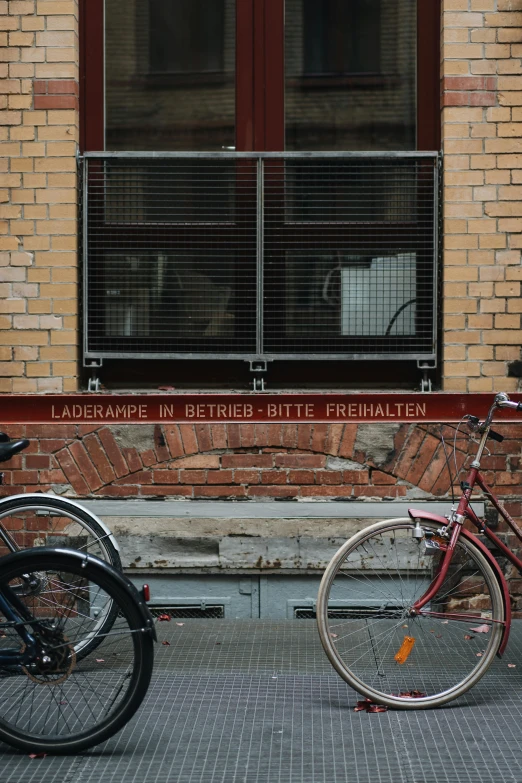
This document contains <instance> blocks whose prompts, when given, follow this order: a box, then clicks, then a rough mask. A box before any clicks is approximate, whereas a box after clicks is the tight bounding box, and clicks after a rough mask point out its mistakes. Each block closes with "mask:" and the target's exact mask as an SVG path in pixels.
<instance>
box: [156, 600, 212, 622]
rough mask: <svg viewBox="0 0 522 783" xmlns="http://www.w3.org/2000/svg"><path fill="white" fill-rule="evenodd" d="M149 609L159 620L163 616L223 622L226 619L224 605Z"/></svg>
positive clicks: (171, 606)
mask: <svg viewBox="0 0 522 783" xmlns="http://www.w3.org/2000/svg"><path fill="white" fill-rule="evenodd" d="M149 609H150V612H151V614H152V616H153V617H154V618H157V617H159V616H160V615H162V614H163V615H164V614H168V615H170V617H172V618H173V619H176V618H180V617H186V618H190V617H193V618H196V619H200V620H204V619H212V620H221V619H223V618H224V617H225V607H224V606H223V605H217V606H201V605H200V604H195V605H193V606H190V605H186V604H185V605H182V606H176V605H169V606H149Z"/></svg>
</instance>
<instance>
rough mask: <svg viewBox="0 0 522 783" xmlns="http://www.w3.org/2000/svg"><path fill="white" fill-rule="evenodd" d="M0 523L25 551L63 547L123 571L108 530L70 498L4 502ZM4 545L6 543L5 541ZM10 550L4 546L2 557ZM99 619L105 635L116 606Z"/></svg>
mask: <svg viewBox="0 0 522 783" xmlns="http://www.w3.org/2000/svg"><path fill="white" fill-rule="evenodd" d="M0 524H1V525H2V526H3V527H5V529H6V530H7V532H8V533H9V534H10V535H11V536H12V537H13V538H14V540H15V543H16V544H17V545H18V546H20V547H21V548H24V549H25V548H26V547H27V546H29V547H30V546H34V545H38V546H60V547H66V548H67V547H69V548H71V549H76V550H78V551H84V552H85V551H88V552H89V554H92V555H94V556H95V557H98V558H99V559H100V560H103V561H105V562H107V563H109V564H110V565H111V566H113V568H116V569H117V570H119V571H121V570H122V565H121V559H120V555H119V553H118V550H117V549H116V548H115V547H114V545H113V544H112V542H111V540H110V538H109V536H108V535H107V532H106V530H104V528H103V527H101V525H99V524H98V522H96V520H95V519H93V518H92V515H90V514H89V513H88V512H87V511H85V509H83V508H81V506H78V505H77V504H75V503H71V502H70V501H69V500H67V498H55V497H53V496H52V495H46V494H42V495H39V496H37V497H35V496H32V497H31V496H30V497H20V496H17V497H13V498H7V499H5V500H2V501H0ZM2 543H3V542H2ZM7 551H8V549H7V547H6V546H5V545H4V546H3V548H2V549H1V550H0V554H5V553H6V552H7ZM105 610H106V611H105V614H104V616H103V617H100V618H99V633H100V634H103V633H105V632H106V631H107V630H108V629H109V628H110V627H111V625H112V623H113V622H114V620H115V618H116V609H115V608H114V607H112V608H111V607H110V606H107V607H105ZM96 646H97V642H96V638H95V637H93V639H92V640H91V641H90V642H89V643H88V644H86V643H84V644H83V645H81V646H80V645H79V646H78V649H77V650H76V654H77V655H78V656H83V655H89V653H91V652H92V651H93V650H94V649H96Z"/></svg>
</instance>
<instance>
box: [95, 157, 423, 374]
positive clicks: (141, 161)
mask: <svg viewBox="0 0 522 783" xmlns="http://www.w3.org/2000/svg"><path fill="white" fill-rule="evenodd" d="M83 187H84V192H83V216H84V227H83V243H84V300H85V307H84V313H85V346H84V353H85V357H86V358H90V359H92V358H104V357H107V358H108V357H113V358H124V357H129V358H132V357H134V358H175V357H178V358H188V357H191V358H197V357H201V358H209V357H213V358H230V357H235V358H267V359H268V358H293V359H297V358H321V359H328V358H370V359H371V358H374V359H376V358H416V359H431V358H434V357H435V336H436V333H435V327H436V319H435V313H436V296H437V287H436V272H437V263H436V262H437V194H438V157H437V155H436V153H376V154H370V153H342V154H335V155H333V154H332V153H310V154H308V155H303V154H300V153H287V154H283V153H281V154H280V153H257V154H254V153H252V154H250V153H248V154H247V153H236V154H234V153H222V154H219V153H215V154H211V153H203V154H199V155H196V154H192V153H170V154H169V153H162V154H152V153H149V154H146V153H88V154H87V155H86V156H85V158H84V172H83Z"/></svg>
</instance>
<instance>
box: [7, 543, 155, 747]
mask: <svg viewBox="0 0 522 783" xmlns="http://www.w3.org/2000/svg"><path fill="white" fill-rule="evenodd" d="M0 568H1V569H2V583H3V584H9V586H15V585H16V584H17V583H18V582H19V581H20V579H21V578H22V576H23V575H24V574H27V573H34V574H35V575H36V576H37V578H38V579H40V580H42V579H43V580H45V585H44V586H43V587H42V589H41V590H40V591H39V592H38V594H37V595H22V596H20V595H19V596H18V597H19V598H20V600H21V601H23V604H24V606H25V607H26V608H27V610H28V611H29V612H30V616H31V618H33V621H34V622H31V625H30V628H31V629H32V631H33V632H34V635H35V636H39V638H42V636H43V639H44V642H45V650H46V658H47V659H49V660H47V661H44V658H43V656H42V655H40V656H39V657H37V656H33V657H32V658H31V660H30V661H29V662H28V663H26V664H25V665H24V666H21V665H16V666H5V665H4V666H0V682H1V693H2V699H1V700H0V739H2V740H4V741H5V742H8V743H10V744H12V745H14V746H16V747H19V748H22V749H24V750H29V751H35V752H38V751H45V752H51V753H67V752H76V751H78V750H82V749H85V748H87V747H91V746H92V745H95V744H98V743H99V742H102V741H103V740H105V739H107V738H108V737H110V736H112V734H114V733H115V732H116V731H118V730H119V729H120V728H121V727H122V726H123V725H124V724H125V723H126V722H127V721H128V720H129V719H130V718H131V717H132V715H133V714H134V712H135V711H136V709H137V708H138V706H139V705H140V703H141V701H142V699H143V697H144V695H145V693H146V691H147V687H148V684H149V681H150V676H151V672H152V663H153V650H152V644H153V642H152V638H151V636H150V633H148V632H147V631H144V630H143V616H142V614H141V613H140V611H139V609H138V606H137V594H136V591H135V590H134V588H133V587H132V585H131V584H130V583H128V587H127V588H126V589H123V588H122V586H121V585H120V584H119V583H118V582H117V581H115V579H114V577H113V576H112V575H111V573H110V572H107V571H106V569H105V567H103V566H100V565H97V564H96V561H92V560H90V559H89V561H88V562H87V564H86V565H85V567H84V566H83V565H82V563H81V562H78V560H77V559H76V558H74V556H73V557H72V558H71V556H70V555H67V553H61V554H50V555H46V556H45V557H44V553H42V554H41V555H39V556H36V557H34V556H33V557H32V556H31V553H27V555H26V553H25V552H21V553H19V554H18V555H16V556H15V562H11V563H10V564H9V567H8V569H5V568H2V565H1V564H0ZM106 602H110V603H111V604H112V605H114V606H115V607H116V610H117V617H116V619H115V622H114V624H113V626H112V628H111V630H110V631H109V632H107V633H105V634H104V635H103V636H101V637H100V636H98V637H97V642H98V646H97V650H96V653H94V654H92V655H90V656H87V657H84V658H82V659H79V658H78V656H77V655H76V653H75V652H74V649H75V647H76V645H78V644H79V643H81V642H82V640H84V639H90V638H91V637H92V635H93V634H96V627H97V621H96V617H95V615H96V610H97V609H98V608H100V607H103V604H104V603H106ZM42 629H43V630H42ZM7 649H9V650H13V649H14V650H23V649H24V644H23V642H22V640H21V638H20V636H19V634H18V633H17V631H15V630H14V629H13V628H12V627H9V625H8V624H7V623H6V621H5V618H3V617H2V618H1V623H0V653H1V652H4V651H5V650H7Z"/></svg>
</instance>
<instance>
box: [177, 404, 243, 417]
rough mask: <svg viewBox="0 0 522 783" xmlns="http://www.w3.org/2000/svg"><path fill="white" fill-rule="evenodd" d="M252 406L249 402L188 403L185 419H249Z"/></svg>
mask: <svg viewBox="0 0 522 783" xmlns="http://www.w3.org/2000/svg"><path fill="white" fill-rule="evenodd" d="M253 415H254V406H253V405H251V404H250V403H249V402H231V403H228V404H225V405H223V404H219V403H212V402H203V403H193V404H191V403H188V404H186V405H185V416H186V418H187V419H210V420H214V419H251V418H252V417H253Z"/></svg>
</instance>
